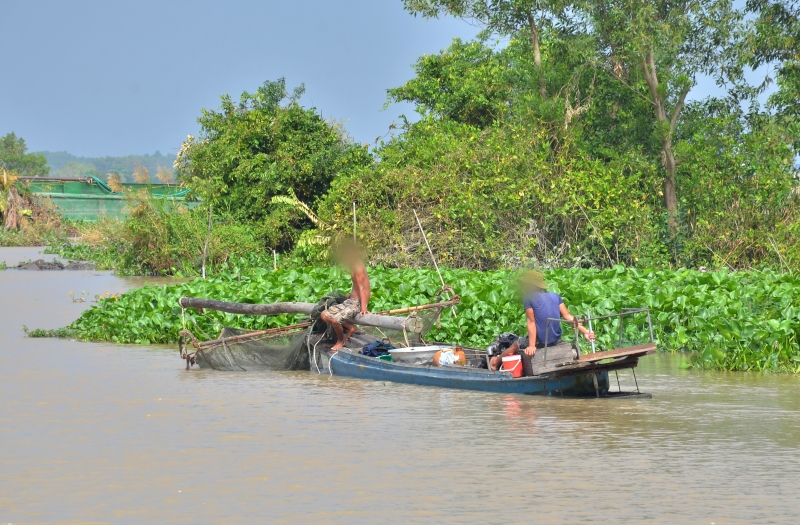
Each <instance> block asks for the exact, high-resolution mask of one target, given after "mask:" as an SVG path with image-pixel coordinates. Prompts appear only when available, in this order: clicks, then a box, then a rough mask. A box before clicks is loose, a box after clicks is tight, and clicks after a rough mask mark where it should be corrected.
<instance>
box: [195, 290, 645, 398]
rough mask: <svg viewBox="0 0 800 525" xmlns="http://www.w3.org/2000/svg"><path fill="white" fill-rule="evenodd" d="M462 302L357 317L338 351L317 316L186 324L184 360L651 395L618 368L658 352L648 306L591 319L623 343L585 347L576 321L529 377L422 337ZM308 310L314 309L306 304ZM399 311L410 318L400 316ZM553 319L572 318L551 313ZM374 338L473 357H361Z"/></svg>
mask: <svg viewBox="0 0 800 525" xmlns="http://www.w3.org/2000/svg"><path fill="white" fill-rule="evenodd" d="M457 302H458V298H457V297H456V298H454V299H453V300H450V301H443V302H442V301H440V302H436V303H431V304H429V305H422V306H416V307H410V308H404V309H398V310H393V311H390V312H383V313H381V314H370V316H371V317H369V318H367V316H363V318H362V316H359V317H357V318H356V323H357V324H359V325H360V326H359V331H358V332H356V334H355V335H353V337H351V338H350V340H349V341H348V342H347V344H346V345H345V347H344V348H342V349H341V350H338V351H334V350H332V348H331V347H332V346H333V343H334V341H335V339H334V338H332V337H331V334H330V333H328V331H326V330H324V329H323V330H320V326H319V325H318V324H317V323H315V322H314V321H313V320H308V321H305V322H302V323H299V324H295V325H291V326H287V327H281V328H276V329H271V330H262V331H252V330H237V329H235V328H227V327H226V328H224V329H223V330H222V332H221V333H220V335H219V337H217V338H215V339H211V340H208V341H202V342H201V341H198V340H197V339H196V338H194V336H193V335H192V334H191V332H188V331H187V330H185V331H184V332H182V340H183V343H182V345H181V357H182V358H183V359H186V362H187V368H188V367H190V366H192V365H198V366H200V367H201V368H213V369H216V370H229V371H248V370H263V369H267V370H310V371H312V372H314V373H319V374H324V373H329V374H331V375H337V376H344V377H353V378H358V379H366V380H375V381H390V382H395V383H406V384H415V385H423V386H433V387H440V388H455V389H464V390H477V391H483V392H494V393H505V394H540V395H558V396H570V397H597V398H617V399H618V398H636V397H650V395H649V394H646V393H642V392H641V391H639V388H638V381H636V385H637V386H636V391H634V392H623V391H622V389H621V387H620V386H619V385H620V383H619V379H618V375H617V372H618V371H619V370H623V369H631V370H633V369H635V367H636V366H637V365H638V361H639V359H640V358H641V357H643V356H646V355H649V354H653V353H655V351H656V345H655V342H654V340H653V331H652V324H651V320H650V312H649V311H648V310H647V309H646V308H634V309H626V310H623V311H622V312H620V313H618V314H612V315H607V316H599V317H594V318H592V319H591V321H593V322H597V321H602V320H607V319H612V318H619V326H620V337H619V346H618V348H614V349H612V350H607V351H599V352H583V351H582V349H581V345H580V338H579V337H578V331H577V324H575V323H572V326H573V330H574V333H573V335H574V338H573V342H561V343H560V344H557V345H555V346H550V347H544V348H542V349H539V350H538V351H537V352H536V354H535V356H534V357H533V358H527V357H526V356H523V362H524V364H525V366H524V368H525V374H524V376H523V377H513V376H512V374H511V373H510V372H508V371H505V370H498V371H492V370H489V369H488V368H486V362H487V352H486V350H481V349H478V348H469V347H462V346H457V345H453V344H449V343H441V342H437V343H430V342H426V341H425V340H424V334H425V333H426V332H427V331H428V330H429V329H430V328H431V327H432V326H433V325H434V324H435V323H436V322H437V320H438V317H439V315H441V312H442V311H443V310H444V309H445V308H449V307H452V306H453V305H454V304H456V303H457ZM217 303H218V302H217ZM191 304H193V303H192V302H191V300H186V299H182V300H181V306H182V307H186V306H187V305H191ZM232 304H236V303H219V304H217V305H216V306H217V307H219V306H220V305H232ZM253 306H254V305H247V308H250V309H252V308H253ZM256 306H257V305H256ZM309 306H313V305H309ZM225 308H227V310H225ZM232 308H233V307H230V306H222V307H220V308H219V309H223V310H224V311H231V309H232ZM303 308H304V309H308V307H307V306H304V307H303ZM304 311H305V310H304ZM400 313H402V314H405V316H399V315H398V314H400ZM634 316H638V317H639V319H640V320H639V322H638V324H640V325H643V324H645V323H644V322H642V319H643V318H646V326H647V328H648V329H649V336H650V341H649V342H645V343H644V344H629V345H625V344H623V343H624V341H623V329H622V327H623V322H624V318H630V317H634ZM376 318H380V319H376ZM584 320H585V321H588V319H584ZM550 322H566V321H564V320H562V319H549V320H548V323H550ZM376 325H377V326H376ZM323 326H324V325H323ZM375 341H384V342H389V343H391V344H392V345H393V346H394V347H396V348H421V347H426V346H435V347H437V348H439V349H445V350H446V349H448V348H460V349H462V350H463V351H464V353H465V354H466V357H467V363H466V365H463V366H436V365H434V364H433V363H432V362H394V361H388V360H385V359H381V358H379V357H370V356H367V355H363V354H362V353H361V350H362V349H363V347H364V346H366V345H368V344H370V343H372V342H375ZM187 342H189V343H191V345H192V346H194V348H195V350H194V352H190V351H189V350H188V349H187V345H186V343H187ZM611 373H613V374H614V377H615V378H616V379H617V380H616V385H614V384H613V381H612V376H611ZM634 378H635V372H634ZM614 386H616V387H617V388H614Z"/></svg>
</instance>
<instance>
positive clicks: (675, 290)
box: [68, 259, 800, 372]
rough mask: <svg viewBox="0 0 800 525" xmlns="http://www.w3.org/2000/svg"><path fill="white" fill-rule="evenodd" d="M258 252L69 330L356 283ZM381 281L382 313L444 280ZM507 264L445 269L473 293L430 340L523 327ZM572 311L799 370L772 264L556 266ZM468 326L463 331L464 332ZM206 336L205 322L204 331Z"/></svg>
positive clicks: (614, 335) (798, 282) (129, 332)
mask: <svg viewBox="0 0 800 525" xmlns="http://www.w3.org/2000/svg"><path fill="white" fill-rule="evenodd" d="M268 266H269V263H268V261H264V260H261V261H259V260H257V259H250V260H244V259H235V260H233V261H232V262H231V263H229V264H228V265H227V267H226V271H225V272H223V273H222V274H220V275H219V276H218V277H215V278H211V279H208V280H201V279H196V280H194V281H191V282H188V283H182V284H175V285H167V286H161V287H156V286H147V287H144V288H141V289H136V290H132V291H130V292H128V293H126V294H123V295H122V296H121V297H120V298H118V299H117V298H109V299H100V300H99V304H98V305H97V306H94V307H92V308H91V309H90V310H87V311H86V312H84V313H83V314H82V315H81V317H80V318H79V319H78V320H76V321H75V322H74V323H72V324H71V325H70V326H69V327H68V329H69V330H74V332H71V333H73V334H74V335H73V336H74V337H78V338H80V339H84V340H104V341H115V342H119V343H136V344H151V343H173V342H174V341H175V340H176V339H177V336H178V331H179V330H180V329H181V323H182V316H181V310H180V309H179V308H178V307H177V305H178V303H177V301H178V299H179V298H180V297H183V296H189V297H214V298H215V299H220V300H223V301H236V302H244V303H270V302H278V301H309V302H313V301H316V300H317V299H318V298H319V297H320V296H322V295H324V294H326V293H328V292H330V291H331V290H333V289H345V288H346V287H347V286H348V283H349V277H348V275H347V274H346V273H345V272H343V271H341V270H339V269H337V268H287V269H280V270H278V271H272V270H271V269H268ZM369 274H370V280H371V282H372V288H373V298H372V301H371V303H370V310H372V311H380V310H385V309H391V308H398V307H403V306H410V305H415V304H424V303H427V302H430V301H431V300H432V299H433V298H434V294H435V293H436V292H437V291H438V289H439V286H440V285H439V282H438V276H437V275H436V272H435V271H434V270H431V269H420V270H410V269H406V270H396V269H388V268H384V267H376V268H372V269H370V271H369ZM513 277H514V274H513V273H512V272H508V271H494V272H476V271H468V270H444V278H445V281H446V282H447V283H448V284H451V285H452V286H453V287H454V288H455V290H456V292H457V293H459V294H460V295H461V297H462V303H461V304H460V305H459V306H458V307H457V313H458V319H454V318H453V317H452V315H451V314H450V313H449V312H447V311H445V312H443V314H442V318H441V327H440V328H434V329H433V331H432V333H431V334H430V335H429V336H428V339H430V340H440V341H450V342H454V343H459V344H466V345H472V346H476V347H484V346H485V345H486V344H488V342H489V341H491V340H492V339H493V338H494V337H495V336H496V335H497V334H499V333H500V332H505V331H512V332H517V333H522V332H523V331H524V330H525V328H524V326H525V325H524V316H523V314H522V307H521V301H520V297H519V294H518V291H517V290H516V286H515V285H514V282H513ZM547 277H548V281H549V282H550V283H551V286H552V289H553V291H555V292H557V293H559V294H560V295H561V296H562V297H563V298H564V301H565V303H566V304H567V306H568V308H569V309H570V311H571V312H572V313H573V314H576V315H583V314H585V312H586V311H587V309H591V312H592V315H594V316H600V315H606V314H610V313H614V312H618V311H619V310H621V309H622V308H629V307H640V306H643V307H648V308H650V309H651V311H652V320H653V324H654V329H655V336H656V339H657V342H658V346H659V348H660V349H662V350H667V351H679V350H681V351H688V352H691V363H692V364H693V365H694V366H696V367H704V368H718V369H728V370H775V371H778V370H781V371H792V372H800V346H799V345H798V337H800V308H798V306H797V304H796V301H795V297H796V296H797V294H798V293H800V278H798V277H797V276H795V275H790V274H780V273H777V272H772V271H753V272H727V271H720V272H708V273H701V272H697V271H691V270H677V271H657V270H650V269H646V270H636V269H625V268H624V267H622V266H615V267H613V268H610V269H606V270H591V269H586V270H580V269H573V270H565V269H562V270H553V271H550V272H548V274H547ZM185 315H186V320H187V323H188V326H189V327H190V329H193V328H194V323H197V326H199V328H200V330H202V331H203V332H205V333H206V334H208V335H209V336H211V337H213V336H215V335H216V334H217V333H218V331H219V329H220V326H222V325H225V326H236V327H241V328H251V329H263V328H271V327H276V326H281V325H286V324H290V323H293V322H295V321H296V320H297V319H296V318H295V317H293V316H287V315H281V316H274V317H259V316H239V315H233V314H226V313H222V312H213V311H208V312H206V313H205V314H203V315H200V314H198V313H197V312H196V311H194V310H188V311H186V313H185ZM645 321H646V317H645V316H644V315H638V316H637V317H636V318H634V319H630V318H629V319H628V320H626V321H625V322H624V326H623V345H629V344H636V343H640V342H642V341H646V340H647V339H648V338H649V334H648V333H647V327H646V324H645ZM459 327H460V330H459ZM193 331H194V332H195V334H196V335H201V333H198V332H199V330H197V331H195V330H193ZM595 331H596V333H597V334H598V346H599V348H601V349H611V348H614V347H616V346H618V344H619V321H618V320H610V321H608V320H607V321H601V322H598V323H597V325H596V326H595Z"/></svg>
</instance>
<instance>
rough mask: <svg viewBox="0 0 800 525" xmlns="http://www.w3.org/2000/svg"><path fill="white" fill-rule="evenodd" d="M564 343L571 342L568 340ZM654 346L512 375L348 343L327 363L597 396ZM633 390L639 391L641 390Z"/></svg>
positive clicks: (467, 384) (399, 378) (489, 387)
mask: <svg viewBox="0 0 800 525" xmlns="http://www.w3.org/2000/svg"><path fill="white" fill-rule="evenodd" d="M438 344H441V343H438ZM568 346H569V347H570V348H571V345H568ZM655 350H656V349H655V345H652V344H647V345H638V346H635V347H630V348H621V349H616V350H611V351H608V352H597V353H595V354H587V355H584V356H580V357H579V358H578V359H575V360H574V361H573V362H571V363H569V364H566V363H564V362H563V361H560V362H559V363H558V364H559V365H560V366H558V367H556V366H553V367H552V369H551V370H548V371H547V372H541V371H540V372H539V373H537V374H535V375H532V376H529V377H520V378H514V377H512V375H511V373H510V372H507V371H504V370H499V371H492V370H487V369H485V368H473V367H470V366H433V365H416V364H407V363H394V362H390V361H384V360H381V359H378V358H375V357H367V356H364V355H361V354H359V353H358V351H357V350H355V349H351V348H344V349H342V350H340V351H339V352H336V353H334V354H332V355H331V357H330V360H329V364H328V366H329V367H330V370H331V373H333V374H335V375H339V376H347V377H356V378H359V379H372V380H375V381H392V382H395V383H409V384H415V385H425V386H437V387H444V388H458V389H464V390H479V391H482V392H495V393H503V394H549V395H553V394H556V395H564V396H595V397H607V396H609V394H611V396H612V397H613V396H614V395H615V394H614V393H613V392H611V385H610V381H609V372H610V371H616V370H619V369H622V368H633V367H635V366H636V365H637V362H638V358H639V357H641V356H643V355H647V354H651V353H654V352H655ZM464 351H465V352H468V353H473V355H474V354H475V353H479V352H480V351H479V350H477V349H471V348H464ZM537 355H538V353H537ZM534 361H535V359H534ZM621 393H622V392H618V393H617V394H621ZM636 393H637V394H640V395H641V392H638V391H637V392H636ZM647 397H649V395H648V396H647Z"/></svg>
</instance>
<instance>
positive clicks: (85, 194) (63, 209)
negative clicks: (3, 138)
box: [20, 175, 199, 221]
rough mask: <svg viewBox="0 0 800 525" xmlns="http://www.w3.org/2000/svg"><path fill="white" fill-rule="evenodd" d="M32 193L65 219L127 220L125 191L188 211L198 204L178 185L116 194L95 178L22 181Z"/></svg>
mask: <svg viewBox="0 0 800 525" xmlns="http://www.w3.org/2000/svg"><path fill="white" fill-rule="evenodd" d="M20 181H23V182H24V183H25V184H27V186H28V188H29V189H30V190H31V192H32V193H34V194H35V195H38V196H39V197H42V198H45V199H47V200H49V201H50V202H51V203H52V204H53V205H54V206H55V207H56V209H57V210H58V211H59V212H60V213H61V215H63V216H64V217H66V218H69V219H73V220H82V221H97V220H99V219H101V218H113V219H120V220H124V219H125V215H126V201H125V195H124V193H125V190H136V191H146V192H149V193H150V194H151V195H152V196H154V197H156V198H159V199H169V200H170V201H171V202H175V203H180V204H181V205H182V206H185V207H187V208H193V207H195V206H197V204H199V203H198V202H197V201H193V200H187V199H186V197H187V195H188V193H189V190H187V189H185V188H181V187H180V186H178V185H176V184H122V187H123V190H122V191H114V190H113V189H111V187H110V186H109V185H108V184H106V183H105V182H103V181H102V180H101V179H98V178H97V177H95V176H93V175H87V176H85V177H81V178H77V179H62V178H53V177H20Z"/></svg>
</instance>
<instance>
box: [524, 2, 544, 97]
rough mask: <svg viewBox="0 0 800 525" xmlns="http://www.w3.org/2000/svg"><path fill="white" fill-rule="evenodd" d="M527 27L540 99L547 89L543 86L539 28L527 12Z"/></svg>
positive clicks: (531, 15)
mask: <svg viewBox="0 0 800 525" xmlns="http://www.w3.org/2000/svg"><path fill="white" fill-rule="evenodd" d="M528 27H529V28H530V31H531V46H532V47H533V65H535V66H536V71H537V72H538V74H539V94H540V95H541V96H542V98H544V97H546V96H547V88H546V87H545V85H544V75H543V74H542V50H541V48H540V46H539V27H538V26H537V25H536V20H535V19H534V18H533V13H532V12H530V11H528Z"/></svg>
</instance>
